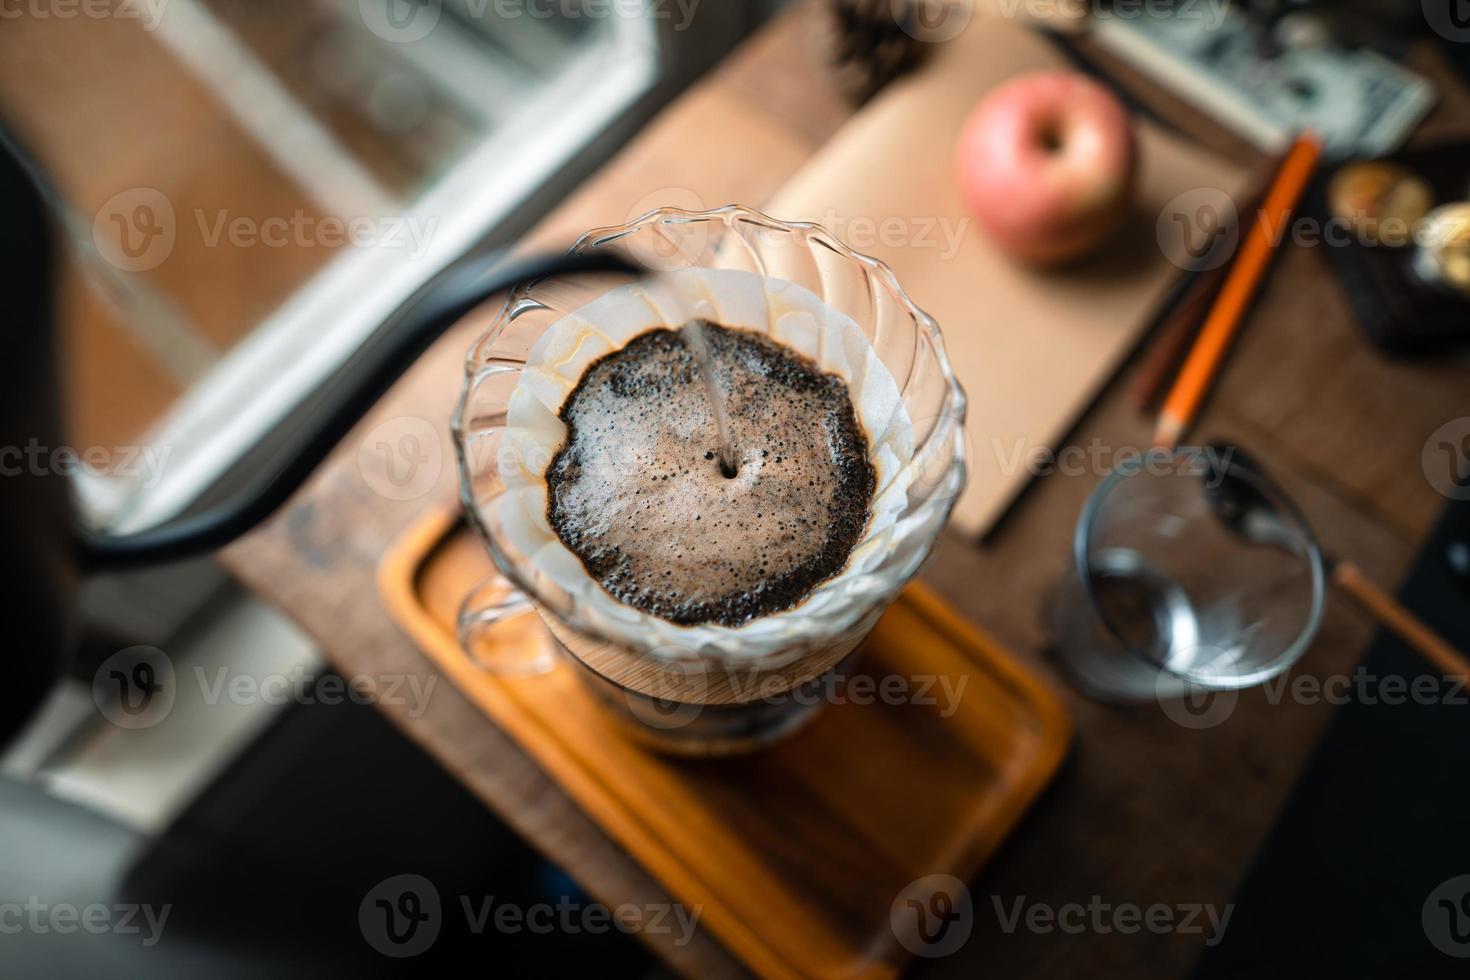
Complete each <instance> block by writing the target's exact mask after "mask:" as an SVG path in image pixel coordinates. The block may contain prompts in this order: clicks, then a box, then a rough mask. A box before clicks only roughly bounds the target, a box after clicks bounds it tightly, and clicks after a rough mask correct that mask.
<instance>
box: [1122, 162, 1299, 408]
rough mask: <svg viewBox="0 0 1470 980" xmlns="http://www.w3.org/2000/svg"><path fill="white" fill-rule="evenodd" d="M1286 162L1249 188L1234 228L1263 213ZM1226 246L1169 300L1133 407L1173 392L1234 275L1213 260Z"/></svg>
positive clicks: (1135, 391) (1212, 254) (1156, 403)
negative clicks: (1229, 276)
mask: <svg viewBox="0 0 1470 980" xmlns="http://www.w3.org/2000/svg"><path fill="white" fill-rule="evenodd" d="M1285 159H1286V156H1285V154H1278V155H1277V156H1276V157H1275V158H1274V159H1273V160H1272V161H1271V166H1270V167H1268V168H1267V169H1266V171H1265V173H1266V176H1265V177H1263V178H1262V179H1261V180H1260V181H1258V182H1256V183H1255V184H1254V185H1253V186H1252V187H1251V191H1250V193H1249V194H1248V195H1247V196H1246V198H1245V204H1244V205H1242V206H1241V207H1240V208H1239V209H1238V210H1237V211H1236V213H1235V221H1234V225H1233V227H1239V225H1240V220H1241V218H1242V217H1243V216H1249V215H1252V214H1255V213H1256V212H1257V211H1259V210H1260V209H1261V203H1262V202H1263V201H1265V199H1266V192H1267V191H1268V190H1270V186H1271V182H1272V181H1273V180H1274V179H1275V177H1276V174H1278V173H1280V172H1281V164H1282V162H1283V161H1285ZM1224 244H1225V239H1223V238H1222V239H1221V240H1220V241H1218V242H1216V243H1215V246H1214V248H1212V249H1211V250H1210V252H1209V253H1208V254H1207V255H1206V256H1205V265H1206V266H1213V268H1205V269H1202V270H1198V271H1195V272H1190V273H1186V274H1185V278H1184V280H1183V281H1182V282H1181V283H1180V285H1179V286H1178V287H1176V289H1175V290H1174V291H1172V292H1171V293H1170V296H1169V298H1168V299H1167V300H1166V301H1165V303H1164V308H1163V310H1162V311H1161V312H1160V313H1159V315H1158V318H1157V320H1156V323H1157V326H1156V327H1155V328H1154V329H1152V330H1150V331H1149V332H1150V333H1151V334H1152V335H1153V337H1154V340H1153V341H1152V346H1151V347H1150V348H1149V349H1148V352H1147V353H1145V354H1144V358H1143V363H1142V365H1140V366H1139V369H1138V374H1137V377H1136V378H1135V380H1134V382H1133V404H1135V405H1137V406H1138V410H1139V411H1140V412H1155V411H1157V410H1158V408H1159V403H1160V402H1162V401H1163V400H1164V396H1165V395H1167V394H1168V393H1169V386H1170V385H1171V384H1172V383H1173V381H1174V378H1175V377H1177V376H1178V374H1179V368H1180V366H1181V365H1182V364H1183V363H1184V358H1185V357H1187V356H1188V354H1189V350H1190V348H1191V347H1192V346H1193V345H1194V341H1195V338H1196V337H1198V336H1199V331H1200V327H1202V326H1203V325H1204V322H1205V315H1206V314H1208V313H1209V311H1210V305H1211V304H1212V303H1213V302H1214V301H1215V297H1216V296H1218V295H1219V293H1220V284H1221V283H1222V282H1224V280H1225V275H1226V273H1228V272H1229V271H1230V261H1229V256H1226V257H1225V260H1224V261H1222V262H1219V263H1218V264H1216V263H1215V261H1214V260H1215V259H1216V258H1218V257H1219V256H1218V255H1217V253H1216V252H1215V249H1219V248H1223V247H1224Z"/></svg>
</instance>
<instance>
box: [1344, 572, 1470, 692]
mask: <svg viewBox="0 0 1470 980" xmlns="http://www.w3.org/2000/svg"><path fill="white" fill-rule="evenodd" d="M1332 581H1333V582H1335V583H1336V584H1337V585H1339V586H1341V587H1342V589H1343V591H1344V592H1346V593H1347V594H1348V595H1350V596H1352V598H1353V600H1354V601H1355V602H1357V603H1358V605H1360V606H1362V607H1363V609H1364V610H1366V611H1367V612H1368V614H1369V615H1371V616H1372V617H1373V618H1374V619H1376V620H1378V622H1380V623H1382V624H1383V625H1384V626H1387V627H1388V628H1389V629H1391V630H1393V631H1394V633H1396V634H1398V637H1399V639H1401V640H1403V641H1404V642H1405V643H1407V644H1408V645H1409V646H1411V647H1413V648H1414V649H1415V650H1418V651H1419V653H1420V654H1421V655H1423V657H1424V659H1425V660H1428V661H1429V662H1430V663H1432V664H1434V666H1435V667H1436V668H1438V669H1439V671H1440V673H1442V674H1444V675H1446V676H1448V677H1458V678H1461V679H1463V680H1466V681H1470V659H1466V657H1465V655H1464V654H1463V653H1461V652H1460V651H1459V650H1456V649H1455V648H1454V647H1452V646H1450V644H1449V643H1448V642H1447V641H1446V640H1445V639H1444V637H1442V636H1440V635H1439V634H1438V633H1436V632H1434V630H1432V629H1430V628H1429V627H1428V626H1425V625H1424V621H1423V620H1421V619H1420V618H1419V617H1418V616H1415V615H1414V614H1413V613H1411V612H1409V610H1407V609H1405V608H1404V607H1403V606H1402V605H1401V604H1400V603H1399V601H1398V600H1397V599H1395V598H1394V597H1393V596H1391V595H1389V594H1388V593H1387V592H1385V591H1383V590H1382V589H1381V588H1379V587H1378V585H1377V584H1376V583H1375V582H1374V581H1373V580H1372V579H1370V578H1368V576H1367V575H1366V574H1364V572H1363V570H1362V569H1361V568H1359V567H1358V566H1357V565H1355V564H1353V563H1352V562H1350V561H1339V562H1338V563H1337V564H1336V565H1335V566H1333V569H1332Z"/></svg>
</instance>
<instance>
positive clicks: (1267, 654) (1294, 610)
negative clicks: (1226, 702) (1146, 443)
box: [1048, 450, 1323, 701]
mask: <svg viewBox="0 0 1470 980" xmlns="http://www.w3.org/2000/svg"><path fill="white" fill-rule="evenodd" d="M1209 452H1211V451H1207V450H1184V451H1179V452H1174V453H1167V452H1154V453H1151V454H1149V455H1147V456H1145V457H1142V458H1141V459H1139V460H1137V461H1134V462H1130V463H1128V464H1125V465H1121V466H1119V467H1118V468H1117V469H1116V470H1115V471H1114V472H1113V473H1111V474H1110V475H1109V476H1108V477H1107V478H1106V479H1104V480H1103V482H1102V483H1101V484H1100V485H1099V486H1098V487H1097V489H1096V490H1094V491H1093V493H1092V496H1091V497H1090V498H1089V499H1088V501H1087V504H1086V506H1085V507H1084V508H1083V510H1082V516H1081V519H1080V520H1079V521H1078V524H1077V530H1076V534H1075V535H1074V537H1073V542H1072V551H1073V554H1072V558H1073V561H1072V564H1071V567H1070V568H1069V569H1068V571H1067V573H1066V574H1065V575H1064V577H1063V579H1062V581H1061V583H1060V584H1059V586H1058V588H1057V590H1056V591H1055V593H1054V594H1053V596H1052V598H1051V602H1050V608H1049V610H1048V613H1049V618H1050V620H1051V626H1052V631H1053V639H1054V642H1055V651H1054V652H1055V653H1056V655H1057V656H1058V658H1059V659H1060V661H1061V663H1062V665H1063V667H1064V668H1065V669H1066V670H1067V672H1068V673H1070V675H1071V676H1072V678H1073V679H1074V681H1075V682H1076V683H1077V685H1078V687H1079V688H1081V689H1082V690H1083V691H1084V692H1085V693H1087V694H1088V695H1090V696H1092V697H1094V698H1098V699H1101V700H1111V701H1139V700H1151V699H1155V698H1176V697H1182V696H1184V695H1186V694H1193V693H1197V692H1200V691H1210V690H1233V689H1238V688H1244V687H1249V686H1251V685H1253V684H1258V683H1260V682H1262V681H1264V680H1267V679H1268V678H1270V677H1273V676H1275V675H1277V674H1279V673H1281V672H1282V671H1284V670H1286V669H1287V668H1288V667H1290V666H1291V665H1292V663H1294V662H1295V661H1296V659H1297V658H1298V657H1299V656H1300V655H1301V654H1302V651H1304V650H1305V649H1306V647H1307V645H1308V644H1309V643H1310V642H1311V640H1312V637H1313V636H1314V635H1315V634H1316V632H1317V627H1318V624H1319V622H1320V621H1321V617H1322V606H1323V569H1322V555H1321V552H1320V551H1319V550H1318V548H1317V542H1316V539H1315V538H1314V537H1313V535H1312V531H1311V528H1310V527H1308V526H1307V523H1306V521H1305V520H1303V519H1302V516H1301V513H1300V512H1299V511H1298V510H1297V508H1296V507H1295V505H1293V504H1292V502H1291V501H1290V500H1289V499H1287V498H1286V497H1285V496H1284V495H1283V494H1282V493H1281V491H1280V490H1279V489H1277V488H1276V487H1275V486H1273V485H1272V484H1271V483H1270V482H1269V481H1266V480H1264V479H1262V478H1261V477H1259V476H1258V475H1257V474H1255V473H1254V472H1244V471H1241V470H1240V469H1239V468H1235V469H1232V470H1231V480H1240V481H1244V483H1243V484H1242V486H1249V488H1250V489H1251V491H1252V492H1253V493H1256V494H1259V495H1260V496H1259V498H1258V501H1259V503H1260V506H1261V508H1262V509H1261V511H1260V513H1261V514H1262V515H1264V514H1268V513H1269V514H1270V515H1271V520H1270V522H1269V533H1248V532H1247V530H1246V529H1243V528H1242V527H1241V526H1239V525H1238V524H1235V523H1232V522H1231V521H1229V520H1225V519H1222V496H1221V493H1220V486H1221V480H1222V478H1223V473H1222V469H1221V467H1219V466H1218V465H1216V463H1218V462H1219V461H1217V460H1212V459H1211V458H1210V457H1209V455H1208V453H1209ZM1226 462H1227V463H1228V461H1226Z"/></svg>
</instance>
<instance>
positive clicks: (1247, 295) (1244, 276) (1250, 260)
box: [1154, 133, 1322, 449]
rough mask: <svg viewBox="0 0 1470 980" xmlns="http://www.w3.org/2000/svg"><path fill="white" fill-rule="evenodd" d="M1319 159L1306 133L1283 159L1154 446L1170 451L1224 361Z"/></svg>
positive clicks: (1311, 137)
mask: <svg viewBox="0 0 1470 980" xmlns="http://www.w3.org/2000/svg"><path fill="white" fill-rule="evenodd" d="M1321 155H1322V144H1321V142H1320V141H1319V140H1318V139H1317V137H1316V136H1315V135H1313V134H1311V133H1305V134H1303V135H1301V136H1299V137H1298V138H1297V141H1296V143H1295V144H1294V145H1293V146H1292V148H1291V151H1290V152H1289V153H1287V155H1286V159H1285V160H1284V161H1282V164H1281V169H1280V170H1279V171H1277V172H1276V179H1275V180H1274V181H1273V182H1272V184H1271V189H1270V190H1269V191H1268V192H1267V193H1266V200H1265V201H1264V202H1262V204H1261V210H1260V213H1259V214H1258V215H1257V216H1256V220H1255V222H1254V223H1253V224H1252V225H1251V227H1250V231H1249V232H1247V234H1246V238H1245V241H1244V243H1243V244H1242V245H1241V249H1240V254H1239V255H1237V256H1236V257H1235V262H1234V264H1233V265H1231V267H1230V273H1229V274H1228V275H1227V276H1226V277H1225V282H1224V284H1223V285H1222V286H1221V287H1220V295H1219V296H1217V297H1216V298H1215V305H1214V306H1213V307H1211V308H1210V314H1209V316H1208V317H1206V318H1205V322H1204V326H1202V327H1200V332H1199V338H1198V339H1197V340H1196V341H1195V344H1194V349H1193V350H1191V351H1190V352H1189V357H1188V358H1187V359H1186V360H1185V362H1184V366H1183V367H1182V368H1180V369H1179V376H1178V377H1177V378H1176V379H1175V380H1174V387H1173V388H1171V389H1170V390H1169V397H1168V398H1167V399H1166V400H1165V402H1164V409H1163V411H1162V412H1161V413H1160V414H1159V425H1158V428H1157V429H1155V430H1154V445H1155V446H1161V447H1163V448H1165V449H1172V448H1174V446H1175V445H1177V444H1178V442H1179V437H1180V436H1181V435H1183V434H1184V430H1185V429H1187V428H1189V425H1190V423H1192V422H1193V421H1194V417H1195V413H1196V412H1198V411H1199V406H1200V402H1202V401H1204V397H1205V392H1206V391H1208V390H1209V387H1210V383H1211V382H1212V381H1213V380H1214V378H1215V374H1216V372H1218V371H1219V369H1220V364H1221V362H1223V361H1224V359H1225V352H1226V350H1228V349H1229V347H1230V341H1231V340H1232V339H1234V337H1235V334H1236V332H1237V331H1238V330H1239V329H1240V324H1241V322H1242V321H1243V320H1244V318H1245V311H1246V307H1247V306H1249V305H1250V301H1251V297H1252V296H1254V295H1255V292H1256V288H1257V287H1258V286H1259V285H1260V284H1261V279H1262V278H1263V277H1264V276H1265V274H1266V267H1267V266H1269V265H1270V263H1271V256H1272V255H1273V253H1274V250H1275V245H1276V243H1277V242H1278V241H1279V240H1280V237H1281V236H1282V235H1283V234H1284V233H1285V229H1286V222H1287V221H1288V220H1290V218H1291V212H1292V211H1293V210H1294V209H1295V208H1296V205H1297V202H1298V201H1300V200H1301V196H1302V193H1303V192H1304V191H1305V190H1306V189H1307V183H1308V182H1309V181H1310V180H1311V179H1312V172H1313V171H1314V170H1315V169H1316V168H1317V160H1318V158H1319V157H1321Z"/></svg>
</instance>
